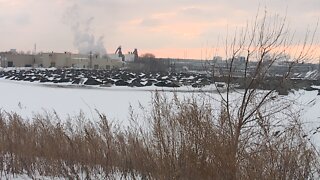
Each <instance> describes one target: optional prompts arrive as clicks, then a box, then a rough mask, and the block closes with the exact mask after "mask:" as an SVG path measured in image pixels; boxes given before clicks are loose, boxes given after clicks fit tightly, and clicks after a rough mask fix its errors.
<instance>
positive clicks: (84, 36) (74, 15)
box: [62, 5, 107, 55]
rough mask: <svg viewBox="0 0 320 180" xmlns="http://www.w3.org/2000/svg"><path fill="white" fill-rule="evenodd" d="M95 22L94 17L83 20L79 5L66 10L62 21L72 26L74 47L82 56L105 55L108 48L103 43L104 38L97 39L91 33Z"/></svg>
mask: <svg viewBox="0 0 320 180" xmlns="http://www.w3.org/2000/svg"><path fill="white" fill-rule="evenodd" d="M93 20H94V18H93V17H90V18H88V19H85V20H83V19H81V17H80V9H79V7H78V6H77V5H74V6H72V7H69V8H67V9H66V11H65V13H64V15H63V17H62V21H63V23H65V24H67V25H68V26H70V28H71V30H72V32H73V33H74V39H73V45H74V46H75V47H76V48H77V49H78V51H79V53H80V54H89V53H90V52H92V53H93V54H100V55H105V54H106V53H107V52H106V48H105V46H104V43H103V36H100V37H99V38H96V37H95V35H94V34H92V33H91V24H92V21H93Z"/></svg>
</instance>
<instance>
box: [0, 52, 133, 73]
mask: <svg viewBox="0 0 320 180" xmlns="http://www.w3.org/2000/svg"><path fill="white" fill-rule="evenodd" d="M123 57H124V58H123ZM123 57H119V56H118V54H107V55H103V56H100V55H97V54H92V53H90V54H88V55H82V54H73V53H69V52H64V53H56V52H49V53H37V54H24V53H17V52H16V51H15V50H10V51H8V52H0V66H1V67H43V68H50V67H56V68H71V67H73V68H91V69H113V68H120V67H123V65H124V63H125V62H126V61H133V60H134V55H133V54H125V55H123ZM124 59H125V61H124Z"/></svg>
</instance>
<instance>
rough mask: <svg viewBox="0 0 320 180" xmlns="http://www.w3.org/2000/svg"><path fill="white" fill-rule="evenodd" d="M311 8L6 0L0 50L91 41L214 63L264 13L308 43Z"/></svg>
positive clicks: (313, 2) (195, 0)
mask: <svg viewBox="0 0 320 180" xmlns="http://www.w3.org/2000/svg"><path fill="white" fill-rule="evenodd" d="M307 2H308V3H306V1H305V0H283V1H279V0H246V1H236V2H235V1H233V0H201V1H199V0H176V1H172V0H154V1H149V0H54V1H52V0H0V24H1V26H0V51H6V50H9V49H13V48H14V49H17V50H19V51H20V50H22V51H32V50H33V48H34V44H35V43H36V44H37V50H38V51H56V52H63V51H71V52H75V53H77V52H78V50H79V49H81V48H84V46H85V45H86V43H87V42H86V41H87V40H88V39H89V40H91V41H90V42H89V44H90V43H91V45H93V46H94V48H96V49H99V48H100V46H101V45H102V44H103V45H104V48H105V49H106V51H107V52H108V53H113V52H114V51H115V49H116V48H117V47H118V46H119V45H122V47H123V51H124V52H128V51H132V50H133V49H134V48H138V50H139V52H140V54H142V53H146V52H150V53H153V54H155V55H156V56H157V57H172V58H197V59H212V57H213V56H214V55H219V56H223V53H224V51H222V50H221V47H222V46H223V41H224V39H225V37H226V36H232V35H233V32H234V31H235V30H236V29H238V30H239V29H241V28H242V27H244V25H245V24H246V23H247V22H251V21H252V20H253V19H254V17H255V15H256V14H257V11H258V9H259V8H260V9H262V10H260V11H262V12H263V11H264V9H267V11H268V14H271V15H274V14H279V15H280V16H286V17H287V22H288V24H289V26H290V29H291V30H292V31H294V32H296V38H303V36H302V34H303V32H305V31H306V27H310V28H311V29H312V28H313V27H315V24H316V22H317V20H318V19H319V17H320V1H319V0H308V1H307ZM71 12H72V13H71ZM227 32H228V33H227ZM317 37H320V36H319V33H318V34H317ZM76 38H78V39H77V41H76V40H75V39H76ZM219 47H220V48H219Z"/></svg>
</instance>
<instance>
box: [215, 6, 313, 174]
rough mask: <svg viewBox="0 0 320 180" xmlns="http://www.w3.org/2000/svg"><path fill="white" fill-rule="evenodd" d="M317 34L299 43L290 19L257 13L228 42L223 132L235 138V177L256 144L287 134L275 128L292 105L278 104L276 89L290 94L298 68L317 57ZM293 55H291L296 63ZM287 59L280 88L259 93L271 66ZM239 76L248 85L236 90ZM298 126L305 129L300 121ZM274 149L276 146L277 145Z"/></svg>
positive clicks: (307, 36) (278, 81)
mask: <svg viewBox="0 0 320 180" xmlns="http://www.w3.org/2000/svg"><path fill="white" fill-rule="evenodd" d="M315 33H316V30H315V31H314V32H312V33H311V31H309V30H307V33H306V35H305V38H304V39H303V41H298V44H294V42H295V39H294V38H295V35H294V34H290V31H289V28H288V26H287V23H286V18H280V17H278V16H275V17H272V18H271V17H268V16H267V13H266V12H265V13H264V14H263V15H262V17H261V16H259V15H257V16H256V19H255V21H254V23H253V24H252V25H247V26H246V27H245V28H244V29H242V30H241V31H240V32H239V33H236V34H235V36H234V37H233V38H232V39H231V40H230V39H228V38H227V39H226V47H225V56H226V59H227V61H226V67H227V69H228V70H227V71H226V72H225V73H224V74H223V75H224V77H225V79H226V93H221V92H219V93H220V98H221V99H222V109H223V115H224V117H225V118H224V122H221V124H220V125H221V126H225V127H222V129H224V130H227V131H228V132H227V133H228V135H229V136H230V139H229V140H230V148H231V151H230V152H231V159H230V160H231V161H230V167H231V171H230V172H234V173H233V176H232V177H231V179H238V178H240V175H239V174H237V173H239V171H240V170H239V169H237V168H239V167H241V165H240V164H241V163H243V162H242V161H240V159H241V158H244V157H243V156H245V154H246V153H244V152H245V151H248V149H250V147H249V146H251V145H250V143H252V142H254V141H255V140H257V139H259V140H263V141H262V142H263V143H267V142H269V143H270V139H272V138H270V137H271V136H272V134H276V135H279V134H280V131H281V132H283V131H285V128H283V129H281V130H279V129H278V128H272V127H275V126H276V124H277V122H278V121H277V118H275V115H277V116H278V115H279V114H280V112H285V111H286V110H288V107H290V103H289V102H287V103H285V101H278V99H277V97H278V96H279V95H278V93H277V92H276V91H277V90H278V91H279V89H281V88H283V89H284V90H285V91H287V89H286V88H287V87H286V86H287V84H286V83H288V82H289V81H290V76H291V72H292V68H293V67H294V66H295V65H296V64H298V63H301V62H305V61H310V60H312V59H313V58H314V57H313V53H314V52H315V50H316V49H314V46H313V44H314V39H315ZM287 53H290V54H291V57H290V59H289V57H288V56H287ZM240 56H244V57H245V62H244V68H243V69H242V71H241V73H240V77H239V72H238V73H237V75H235V74H236V69H237V67H236V66H237V62H236V61H237V59H238V57H240ZM283 59H284V60H285V61H287V62H289V65H288V67H287V68H288V69H287V71H286V72H285V73H284V74H283V75H282V76H281V77H278V78H277V79H275V83H276V85H274V86H273V87H271V88H270V89H269V90H259V87H261V86H262V85H263V84H265V82H266V81H268V78H269V77H268V76H269V70H270V68H271V67H272V66H273V65H274V64H275V63H277V62H278V61H280V60H283ZM236 76H237V77H238V78H240V79H241V81H242V86H241V87H242V89H241V90H236V89H234V86H235V84H236V80H235V79H236ZM234 96H236V98H234ZM286 123H287V122H286ZM281 124H282V123H281ZM294 124H295V125H296V126H299V127H300V126H301V124H300V123H298V121H295V122H294ZM261 133H262V136H261ZM284 134H285V133H284ZM298 134H299V133H298ZM287 135H288V134H286V135H285V136H286V138H287ZM300 135H301V134H299V136H300ZM297 136H298V135H297ZM283 138H284V137H283ZM296 138H297V137H296ZM255 143H258V144H259V142H255ZM266 146H268V145H266ZM269 146H270V147H274V146H272V145H271V144H269ZM270 157H272V156H270ZM277 158H280V157H274V159H270V160H272V161H277Z"/></svg>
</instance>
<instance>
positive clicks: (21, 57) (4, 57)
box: [0, 53, 36, 67]
mask: <svg viewBox="0 0 320 180" xmlns="http://www.w3.org/2000/svg"><path fill="white" fill-rule="evenodd" d="M0 56H1V67H26V66H29V67H30V66H33V64H34V63H35V59H36V58H35V56H34V55H31V54H14V53H1V54H0Z"/></svg>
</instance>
